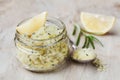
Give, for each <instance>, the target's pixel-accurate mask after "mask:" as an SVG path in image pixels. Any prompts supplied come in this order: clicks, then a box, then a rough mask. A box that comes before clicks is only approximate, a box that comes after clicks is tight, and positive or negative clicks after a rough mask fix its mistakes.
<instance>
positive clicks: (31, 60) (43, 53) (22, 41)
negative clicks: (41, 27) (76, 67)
mask: <svg viewBox="0 0 120 80" xmlns="http://www.w3.org/2000/svg"><path fill="white" fill-rule="evenodd" d="M25 21H26V20H25ZM25 21H22V22H21V23H20V24H18V26H19V25H21V24H22V23H24V22H25ZM53 25H56V26H57V27H59V28H61V29H62V32H61V33H59V34H58V35H57V36H55V37H52V38H48V39H42V40H39V39H31V38H30V36H26V35H22V34H20V33H19V32H17V31H16V34H15V46H16V49H17V54H16V57H17V59H18V61H19V62H20V63H21V64H22V65H23V67H24V68H25V69H27V70H30V71H35V72H46V71H53V70H56V69H58V68H59V67H61V66H64V64H65V63H66V61H67V57H68V53H69V39H68V37H67V31H66V28H65V25H64V23H63V22H61V21H60V20H58V19H56V18H48V19H47V21H46V24H45V26H53Z"/></svg>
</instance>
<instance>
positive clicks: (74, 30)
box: [72, 25, 77, 35]
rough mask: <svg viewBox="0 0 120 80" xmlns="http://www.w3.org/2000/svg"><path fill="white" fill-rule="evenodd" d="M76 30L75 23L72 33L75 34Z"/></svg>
mask: <svg viewBox="0 0 120 80" xmlns="http://www.w3.org/2000/svg"><path fill="white" fill-rule="evenodd" d="M76 30H77V25H74V29H73V33H72V35H75V34H76Z"/></svg>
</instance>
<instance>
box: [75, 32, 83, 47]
mask: <svg viewBox="0 0 120 80" xmlns="http://www.w3.org/2000/svg"><path fill="white" fill-rule="evenodd" d="M81 35H82V33H81V31H80V32H79V35H78V38H77V41H76V46H78V45H79V43H80V37H81Z"/></svg>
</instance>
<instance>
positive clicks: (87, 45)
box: [86, 37, 90, 48]
mask: <svg viewBox="0 0 120 80" xmlns="http://www.w3.org/2000/svg"><path fill="white" fill-rule="evenodd" d="M87 38H88V41H87V44H86V48H89V44H90V39H89V37H87Z"/></svg>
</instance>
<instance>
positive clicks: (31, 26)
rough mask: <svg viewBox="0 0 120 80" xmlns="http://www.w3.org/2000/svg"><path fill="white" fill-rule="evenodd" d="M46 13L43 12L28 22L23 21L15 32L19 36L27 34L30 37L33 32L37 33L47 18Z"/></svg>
mask: <svg viewBox="0 0 120 80" xmlns="http://www.w3.org/2000/svg"><path fill="white" fill-rule="evenodd" d="M47 14H48V13H47V12H43V13H41V14H39V15H37V16H35V17H33V18H31V19H29V20H28V21H25V22H24V23H22V24H21V25H19V26H18V27H17V28H16V30H17V31H18V32H19V33H20V34H27V35H31V34H32V33H33V32H35V31H37V30H39V29H40V27H42V26H44V24H45V22H46V17H47Z"/></svg>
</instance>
